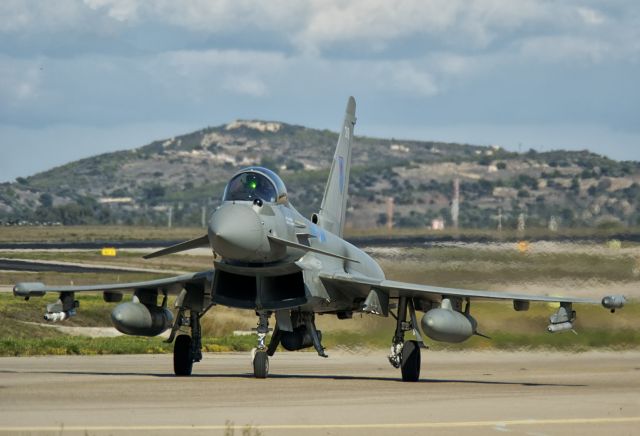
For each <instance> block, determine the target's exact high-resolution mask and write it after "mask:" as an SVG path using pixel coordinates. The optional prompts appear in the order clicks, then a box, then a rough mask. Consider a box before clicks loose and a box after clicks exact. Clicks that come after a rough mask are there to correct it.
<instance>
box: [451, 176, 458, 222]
mask: <svg viewBox="0 0 640 436" xmlns="http://www.w3.org/2000/svg"><path fill="white" fill-rule="evenodd" d="M459 214H460V179H459V178H458V176H456V178H455V179H453V200H451V221H452V222H453V228H454V229H457V228H458V215H459Z"/></svg>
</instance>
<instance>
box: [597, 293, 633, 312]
mask: <svg viewBox="0 0 640 436" xmlns="http://www.w3.org/2000/svg"><path fill="white" fill-rule="evenodd" d="M626 302H627V299H626V298H624V295H607V296H606V297H604V298H603V299H602V306H603V307H604V308H606V309H611V310H612V311H613V310H616V309H621V308H622V307H624V305H625V303H626Z"/></svg>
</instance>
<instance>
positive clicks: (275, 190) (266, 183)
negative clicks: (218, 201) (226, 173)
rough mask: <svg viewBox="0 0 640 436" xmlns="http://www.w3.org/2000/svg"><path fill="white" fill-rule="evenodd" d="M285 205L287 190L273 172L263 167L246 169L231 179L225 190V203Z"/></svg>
mask: <svg viewBox="0 0 640 436" xmlns="http://www.w3.org/2000/svg"><path fill="white" fill-rule="evenodd" d="M256 199H260V200H262V201H264V202H267V203H285V202H286V201H287V189H286V188H285V186H284V183H283V182H282V180H281V179H280V177H278V175H277V174H276V173H274V172H273V171H271V170H269V169H267V168H262V167H249V168H244V169H243V170H241V171H240V172H239V173H237V174H236V175H235V176H233V177H232V178H231V181H230V182H229V184H227V187H226V189H225V190H224V196H223V198H222V200H223V201H253V200H256Z"/></svg>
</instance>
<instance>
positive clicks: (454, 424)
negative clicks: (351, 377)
mask: <svg viewBox="0 0 640 436" xmlns="http://www.w3.org/2000/svg"><path fill="white" fill-rule="evenodd" d="M632 422H640V416H630V417H621V418H562V419H560V418H558V419H520V420H511V421H450V422H407V423H399V424H394V423H390V424H382V423H381V424H266V425H259V424H256V425H252V424H244V425H105V426H66V425H65V426H46V427H0V432H8V433H17V432H55V431H60V430H64V431H69V432H73V431H163V430H164V431H187V430H194V431H198V430H225V429H231V428H232V429H237V430H241V429H245V428H247V427H251V428H254V429H257V430H328V429H336V430H341V429H342V430H349V429H351V430H357V429H368V428H370V429H396V430H402V429H416V428H424V429H429V428H470V427H495V426H500V427H501V428H506V427H508V426H527V425H555V424H624V423H632Z"/></svg>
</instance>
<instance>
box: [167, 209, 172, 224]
mask: <svg viewBox="0 0 640 436" xmlns="http://www.w3.org/2000/svg"><path fill="white" fill-rule="evenodd" d="M168 218H169V219H168V220H167V227H168V228H171V224H172V223H171V221H172V220H173V206H169V217H168Z"/></svg>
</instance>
